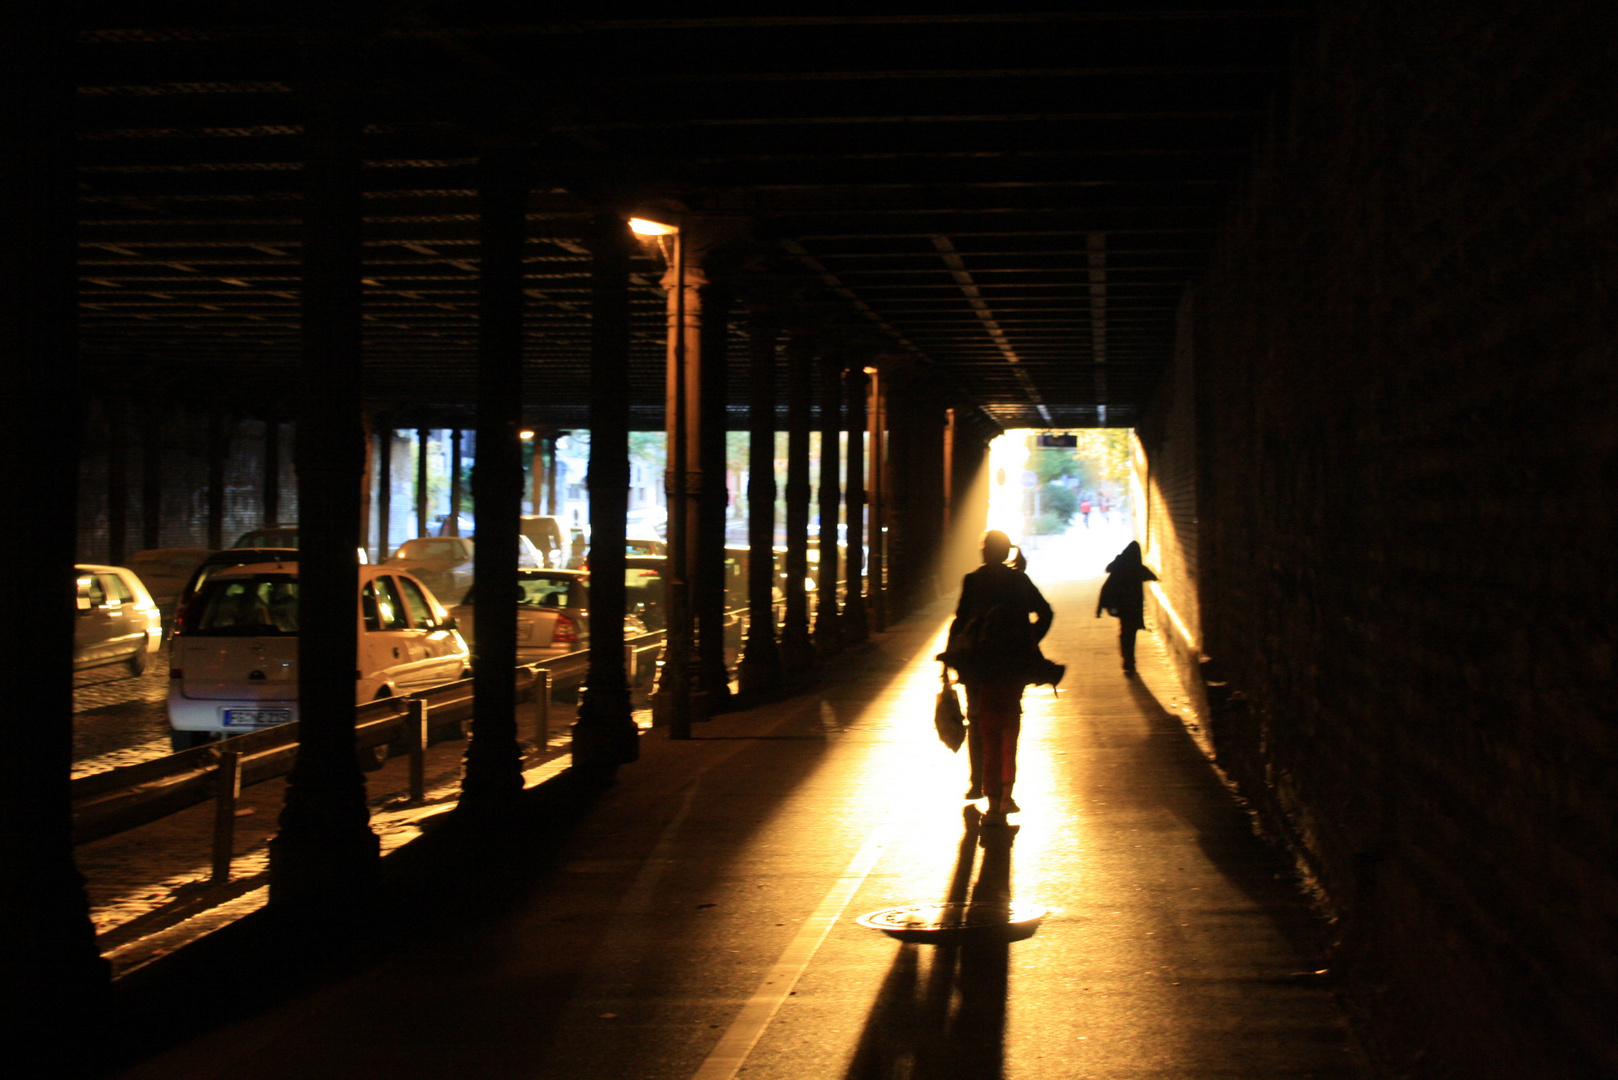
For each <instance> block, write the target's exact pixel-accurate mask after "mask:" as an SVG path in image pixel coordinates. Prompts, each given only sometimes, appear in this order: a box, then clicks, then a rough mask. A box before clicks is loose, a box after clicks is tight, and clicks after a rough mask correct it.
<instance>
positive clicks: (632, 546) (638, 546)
mask: <svg viewBox="0 0 1618 1080" xmlns="http://www.w3.org/2000/svg"><path fill="white" fill-rule="evenodd" d="M624 550H625V552H626V553H627V554H630V555H658V556H663V555H667V554H668V553H669V546H668V544H666V543H664V542H663V541H662V540H651V539H646V538H642V537H639V536H631V537H630V538H629V539H627V540H625V541H624Z"/></svg>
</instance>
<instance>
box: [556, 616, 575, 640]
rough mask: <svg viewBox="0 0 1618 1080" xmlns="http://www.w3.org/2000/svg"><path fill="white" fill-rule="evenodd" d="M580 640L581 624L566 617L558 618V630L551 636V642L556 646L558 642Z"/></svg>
mask: <svg viewBox="0 0 1618 1080" xmlns="http://www.w3.org/2000/svg"><path fill="white" fill-rule="evenodd" d="M578 640H579V624H578V623H576V622H574V621H573V620H572V619H570V618H568V617H567V616H566V615H558V616H556V629H555V631H554V632H552V634H551V642H552V643H553V644H554V643H555V642H558V641H578Z"/></svg>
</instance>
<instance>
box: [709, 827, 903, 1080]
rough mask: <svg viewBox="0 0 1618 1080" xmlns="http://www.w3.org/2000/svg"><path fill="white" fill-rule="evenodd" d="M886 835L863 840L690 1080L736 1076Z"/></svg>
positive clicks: (865, 874)
mask: <svg viewBox="0 0 1618 1080" xmlns="http://www.w3.org/2000/svg"><path fill="white" fill-rule="evenodd" d="M888 831H889V825H888V823H887V822H886V821H884V822H883V823H882V824H881V825H879V826H877V828H876V829H875V830H874V831H873V832H872V833H871V835H870V836H868V837H866V839H865V843H864V845H863V846H861V848H860V850H859V852H858V853H857V854H856V855H855V856H854V858H853V861H851V862H850V863H849V864H848V867H847V868H846V869H844V871H843V873H842V875H841V876H840V877H838V879H837V880H836V881H835V882H834V883H833V884H832V887H831V889H830V890H829V891H827V893H826V895H825V898H824V899H822V900H821V901H820V906H819V907H817V908H815V911H814V914H812V915H810V916H809V918H808V919H806V920H804V924H803V926H802V928H801V929H799V931H798V933H797V935H796V936H795V937H794V938H793V939H792V941H791V942H790V943H789V944H788V945H787V947H786V949H785V951H783V952H782V953H781V955H780V957H779V958H778V959H777V960H776V961H775V964H774V965H773V966H772V967H771V968H770V970H769V971H767V972H765V974H764V979H763V981H762V982H760V983H759V985H758V989H757V990H755V991H753V996H752V997H751V998H748V1000H747V1003H746V1004H745V1005H743V1006H742V1011H741V1012H740V1013H739V1014H738V1015H737V1017H736V1019H735V1020H734V1021H732V1022H731V1025H730V1028H729V1029H728V1030H727V1031H726V1032H725V1034H724V1035H723V1036H721V1037H720V1039H719V1044H718V1045H717V1046H715V1047H714V1048H713V1052H712V1053H710V1054H709V1055H708V1058H707V1060H706V1061H704V1062H703V1063H702V1067H701V1068H699V1069H698V1070H697V1071H696V1074H695V1075H694V1076H693V1078H692V1080H731V1078H732V1077H734V1076H735V1075H736V1073H737V1071H738V1070H739V1069H740V1068H741V1067H742V1065H743V1064H744V1063H745V1062H746V1061H747V1057H748V1055H749V1054H751V1053H752V1052H753V1047H754V1046H756V1045H758V1040H759V1038H760V1036H762V1035H763V1034H764V1029H765V1028H767V1027H769V1026H770V1021H771V1020H773V1019H775V1014H776V1012H777V1011H778V1010H779V1009H780V1008H781V1003H782V1002H784V1001H786V999H787V997H788V996H789V995H790V994H791V993H792V989H793V987H795V986H796V985H797V984H798V979H799V978H800V977H801V976H802V975H803V972H804V969H805V968H807V967H808V966H809V961H810V960H812V959H814V955H815V953H816V952H817V951H819V949H820V945H821V942H823V941H825V940H826V935H827V934H828V933H830V931H831V928H832V924H833V923H835V922H836V921H837V920H838V919H839V918H840V917H841V916H842V914H843V909H844V908H846V907H848V902H849V901H850V900H852V899H854V893H855V892H856V891H857V890H858V889H859V887H860V885H861V884H862V883H863V882H864V881H865V879H866V877H868V876H869V875H870V873H871V871H872V870H873V869H874V868H875V867H876V861H877V859H879V858H880V857H881V856H882V847H883V845H884V844H885V843H886V842H887V835H888Z"/></svg>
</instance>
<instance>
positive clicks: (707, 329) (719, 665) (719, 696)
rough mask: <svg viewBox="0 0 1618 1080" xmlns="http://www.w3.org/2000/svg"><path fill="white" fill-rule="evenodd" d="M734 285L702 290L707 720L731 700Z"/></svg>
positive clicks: (697, 595)
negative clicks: (728, 520) (728, 557)
mask: <svg viewBox="0 0 1618 1080" xmlns="http://www.w3.org/2000/svg"><path fill="white" fill-rule="evenodd" d="M730 306H731V292H730V286H729V285H728V284H727V283H725V282H722V281H715V280H710V281H709V282H708V283H707V284H706V285H704V286H703V289H702V331H701V334H700V340H701V343H702V355H701V360H700V364H699V366H700V370H701V384H700V387H699V391H698V392H699V394H700V396H699V397H698V399H697V409H698V412H699V413H700V415H701V427H702V435H701V441H700V445H699V454H700V457H699V458H698V460H697V463H696V469H695V471H697V472H699V473H700V474H701V479H700V486H699V488H698V498H697V532H696V550H695V556H696V557H695V559H693V560H692V567H693V570H694V573H693V574H692V589H691V593H692V597H693V598H694V599H695V604H694V608H695V613H696V618H697V655H696V684H697V694H698V702H699V704H698V706H697V710H696V715H698V716H704V717H705V716H709V715H711V714H713V713H714V712H717V711H718V710H719V709H721V708H723V706H724V702H725V701H726V700H727V699H728V698H729V697H730V668H729V665H728V664H727V663H726V658H725V608H726V606H727V605H726V597H725V584H726V580H727V575H726V571H725V512H726V509H727V506H728V503H729V500H730V493H729V491H728V490H727V486H726V472H727V470H726V467H725V443H726V439H725V435H726V430H725V429H726V428H727V426H728V424H727V409H726V400H727V398H728V397H729V386H728V382H729V380H728V377H727V376H728V372H729V366H730V358H729V336H730V333H729V332H730Z"/></svg>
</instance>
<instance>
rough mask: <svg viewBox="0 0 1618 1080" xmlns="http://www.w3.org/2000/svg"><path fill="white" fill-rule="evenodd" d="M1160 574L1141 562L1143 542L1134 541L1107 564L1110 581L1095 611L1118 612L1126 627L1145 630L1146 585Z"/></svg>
mask: <svg viewBox="0 0 1618 1080" xmlns="http://www.w3.org/2000/svg"><path fill="white" fill-rule="evenodd" d="M1156 580H1157V575H1156V574H1154V573H1152V572H1151V571H1150V570H1148V569H1147V568H1146V567H1145V566H1144V565H1143V564H1142V563H1141V561H1140V545H1139V544H1138V543H1136V542H1134V541H1133V540H1132V541H1130V543H1129V546H1128V547H1126V548H1124V550H1123V551H1121V552H1119V553H1118V557H1117V558H1116V559H1114V560H1112V562H1110V563H1108V564H1107V580H1106V581H1105V582H1104V583H1103V584H1102V586H1101V595H1100V596H1098V597H1097V598H1096V614H1097V615H1100V614H1101V611H1102V609H1103V608H1105V609H1106V611H1107V614H1108V615H1116V616H1117V617H1118V621H1119V623H1121V624H1122V625H1123V627H1124V628H1133V629H1136V630H1144V629H1146V598H1145V595H1144V594H1143V591H1142V590H1143V587H1144V585H1145V583H1146V582H1148V581H1156Z"/></svg>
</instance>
